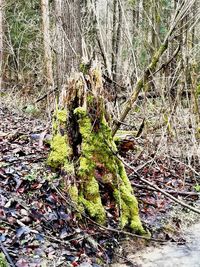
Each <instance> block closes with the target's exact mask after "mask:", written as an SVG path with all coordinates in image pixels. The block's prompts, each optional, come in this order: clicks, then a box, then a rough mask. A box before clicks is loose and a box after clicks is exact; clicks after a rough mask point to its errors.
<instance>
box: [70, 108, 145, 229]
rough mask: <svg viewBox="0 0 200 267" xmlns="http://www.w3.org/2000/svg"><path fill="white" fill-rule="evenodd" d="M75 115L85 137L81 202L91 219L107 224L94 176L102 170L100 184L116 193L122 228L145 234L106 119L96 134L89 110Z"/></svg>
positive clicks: (81, 170)
mask: <svg viewBox="0 0 200 267" xmlns="http://www.w3.org/2000/svg"><path fill="white" fill-rule="evenodd" d="M75 113H76V114H78V116H79V120H78V123H79V127H80V133H81V135H82V147H81V157H80V159H79V160H80V164H79V166H80V167H79V172H78V174H79V176H80V178H81V180H82V183H83V187H82V189H81V190H82V191H81V197H80V201H81V202H82V204H83V205H84V206H85V209H86V210H87V211H88V213H89V215H90V216H91V217H93V218H95V219H96V220H97V221H98V222H100V223H104V222H105V210H104V207H103V205H102V202H101V196H100V193H99V182H98V181H97V177H96V176H95V171H96V170H97V169H98V168H100V169H101V170H102V172H103V175H102V177H101V182H102V183H103V184H105V185H106V184H109V186H110V187H111V188H112V190H113V197H114V198H115V200H116V203H117V205H118V209H119V210H120V222H121V227H122V228H123V227H125V226H127V225H128V226H129V227H131V228H132V229H133V230H134V231H135V232H138V233H142V234H144V233H145V231H144V229H143V227H142V224H141V221H140V218H139V211H138V202H137V199H136V198H135V196H134V194H133V190H132V186H131V184H130V181H129V179H128V177H127V175H126V171H125V168H124V166H123V164H122V163H121V161H120V160H119V159H118V158H117V157H116V156H115V155H114V153H113V152H116V151H117V148H116V145H115V143H114V141H113V137H112V132H111V129H110V127H109V126H108V124H107V122H106V120H105V117H104V115H101V118H100V123H99V127H98V130H97V131H94V130H93V125H92V123H91V119H90V118H89V115H88V114H87V110H86V109H84V108H77V109H76V110H75Z"/></svg>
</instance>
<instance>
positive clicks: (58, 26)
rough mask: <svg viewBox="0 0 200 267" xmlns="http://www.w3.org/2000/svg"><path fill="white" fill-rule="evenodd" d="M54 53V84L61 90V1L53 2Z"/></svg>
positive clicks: (62, 71) (62, 80)
mask: <svg viewBox="0 0 200 267" xmlns="http://www.w3.org/2000/svg"><path fill="white" fill-rule="evenodd" d="M55 28H56V29H55V36H56V37H55V38H56V42H55V46H56V47H55V48H54V49H55V51H56V76H57V77H56V80H57V81H56V82H57V86H58V89H59V90H60V89H61V86H62V84H63V82H64V72H65V70H64V68H63V65H64V62H63V58H64V56H63V51H64V49H63V46H64V44H65V43H64V36H63V34H64V33H63V27H62V0H55Z"/></svg>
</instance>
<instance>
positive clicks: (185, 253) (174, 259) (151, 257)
mask: <svg viewBox="0 0 200 267" xmlns="http://www.w3.org/2000/svg"><path fill="white" fill-rule="evenodd" d="M184 238H185V239H186V243H185V244H184V245H177V244H176V243H171V242H170V243H168V244H166V245H163V246H160V247H149V248H145V249H144V250H143V251H141V252H138V253H136V254H134V255H129V256H128V257H127V259H128V260H130V261H131V262H132V263H133V265H132V266H134V267H199V266H200V223H197V224H195V225H193V226H191V227H189V229H188V230H187V231H185V232H184ZM125 266H130V265H127V264H113V265H112V267H125Z"/></svg>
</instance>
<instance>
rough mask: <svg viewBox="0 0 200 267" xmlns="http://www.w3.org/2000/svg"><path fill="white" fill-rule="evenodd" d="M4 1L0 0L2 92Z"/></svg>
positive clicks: (0, 80) (0, 75)
mask: <svg viewBox="0 0 200 267" xmlns="http://www.w3.org/2000/svg"><path fill="white" fill-rule="evenodd" d="M2 60H3V0H0V90H1V87H2V76H3V70H2V68H3V64H2Z"/></svg>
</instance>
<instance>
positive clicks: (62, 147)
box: [47, 134, 69, 168]
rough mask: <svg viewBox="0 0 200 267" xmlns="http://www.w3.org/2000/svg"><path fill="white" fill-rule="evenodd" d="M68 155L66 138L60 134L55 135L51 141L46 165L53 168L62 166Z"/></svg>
mask: <svg viewBox="0 0 200 267" xmlns="http://www.w3.org/2000/svg"><path fill="white" fill-rule="evenodd" d="M68 154H69V149H68V146H67V144H66V136H65V135H64V136H62V135H61V134H57V135H55V136H54V137H53V139H52V141H51V152H50V155H49V158H48V160H47V163H48V165H50V166H51V167H53V168H58V167H60V166H64V165H65V164H66V161H67V155H68Z"/></svg>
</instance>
